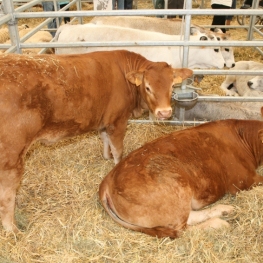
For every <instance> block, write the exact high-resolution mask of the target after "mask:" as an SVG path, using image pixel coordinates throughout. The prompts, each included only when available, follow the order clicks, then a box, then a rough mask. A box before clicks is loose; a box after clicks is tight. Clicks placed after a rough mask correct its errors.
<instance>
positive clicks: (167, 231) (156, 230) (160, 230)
mask: <svg viewBox="0 0 263 263" xmlns="http://www.w3.org/2000/svg"><path fill="white" fill-rule="evenodd" d="M100 201H101V204H102V206H103V207H104V209H105V210H106V211H107V213H108V214H109V216H110V217H111V218H112V219H113V220H114V221H115V222H116V223H118V224H120V225H122V226H124V227H125V228H128V229H131V230H134V231H138V232H142V233H145V234H148V235H150V236H154V237H159V238H161V237H170V238H177V237H179V236H180V233H181V231H178V230H176V229H171V228H168V227H163V226H157V227H153V228H148V227H143V226H138V225H134V224H131V223H128V222H126V221H124V220H123V219H121V218H120V217H119V216H118V213H117V211H116V209H115V207H114V204H113V202H112V200H111V198H110V195H109V193H108V192H107V189H105V188H104V189H103V191H102V190H101V188H100Z"/></svg>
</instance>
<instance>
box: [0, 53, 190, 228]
mask: <svg viewBox="0 0 263 263" xmlns="http://www.w3.org/2000/svg"><path fill="white" fill-rule="evenodd" d="M0 65H1V66H0V74H1V81H0V123H1V130H0V215H1V218H2V223H3V226H4V227H5V228H6V229H7V230H14V229H15V227H14V206H15V201H14V200H15V193H16V189H17V187H18V185H19V182H20V179H21V175H22V172H23V157H24V156H25V154H26V151H27V150H28V148H29V146H30V145H31V144H32V143H33V142H34V141H36V140H41V141H43V142H47V143H52V142H56V141H57V140H59V139H62V138H65V137H70V136H74V135H78V134H82V133H86V132H88V131H90V130H99V131H101V134H102V138H103V140H104V157H105V158H110V157H111V155H110V148H109V147H111V153H112V155H113V157H114V161H115V163H117V162H119V160H120V159H121V156H122V148H123V138H124V134H125V129H126V124H127V120H128V118H129V117H130V116H131V114H132V112H137V113H138V112H141V111H142V109H143V107H147V108H149V109H150V110H152V111H153V112H154V114H155V115H156V117H157V118H160V119H165V118H168V117H170V115H171V106H170V98H171V92H172V85H173V83H175V82H179V81H180V80H182V79H184V78H187V77H188V76H189V75H191V74H192V71H191V70H188V69H172V68H171V67H170V66H169V65H168V64H167V63H164V62H160V63H154V62H151V61H148V60H146V59H145V58H144V57H142V56H140V55H138V54H135V53H132V52H128V51H110V52H94V53H90V54H80V55H60V56H59V55H34V56H27V55H15V54H9V55H2V56H1V57H0Z"/></svg>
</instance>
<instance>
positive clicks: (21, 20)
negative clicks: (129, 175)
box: [0, 0, 263, 263]
mask: <svg viewBox="0 0 263 263" xmlns="http://www.w3.org/2000/svg"><path fill="white" fill-rule="evenodd" d="M3 2H5V1H3ZM20 2H21V1H20ZM38 3H40V1H31V2H29V3H28V8H29V12H26V13H24V12H20V11H19V10H21V9H19V10H18V11H17V14H16V13H14V14H13V15H10V17H9V19H10V18H13V19H15V20H16V21H17V24H18V25H22V24H28V25H29V26H30V27H34V25H35V23H33V22H36V21H37V22H36V23H37V26H38V25H39V24H41V23H43V22H44V18H49V17H54V16H60V17H63V16H71V17H77V18H82V19H83V22H88V21H89V18H90V17H93V16H96V15H100V14H102V13H100V12H98V11H94V10H93V6H92V3H86V2H85V3H82V5H81V10H82V11H75V9H76V8H75V7H73V6H72V11H70V12H68V11H67V12H63V11H61V12H60V11H59V12H53V13H52V14H51V13H48V12H47V13H43V12H42V10H41V8H39V7H34V5H35V4H38ZM21 7H24V8H25V4H23V5H22V6H21ZM21 7H19V8H21ZM254 11H255V10H254ZM10 12H11V11H10ZM180 12H181V11H178V10H153V7H152V1H151V0H148V1H140V0H138V2H137V9H136V10H129V11H128V10H124V11H114V12H113V11H112V12H109V13H108V14H111V15H128V14H129V15H131V14H134V15H150V14H152V15H158V14H164V15H165V14H166V15H167V14H171V13H173V14H180ZM183 12H184V14H185V15H186V16H187V15H189V14H192V13H194V14H195V15H193V16H192V22H194V23H197V24H200V25H209V24H210V22H211V17H210V16H209V15H208V14H210V13H211V14H212V13H213V12H212V10H210V9H209V8H206V9H205V10H204V9H193V10H189V9H185V10H183ZM183 12H182V13H183ZM230 12H233V13H235V14H237V13H241V11H239V10H232V11H229V12H228V13H230ZM242 13H244V11H242ZM248 13H249V14H252V11H248ZM255 13H258V11H255ZM1 18H2V22H3V24H4V25H3V27H4V26H5V23H7V21H3V20H5V18H4V15H2V17H1ZM76 22H77V20H76ZM30 23H32V24H30ZM43 28H44V29H46V28H45V26H44V27H43ZM39 29H40V28H38V30H39ZM230 32H231V35H232V39H233V41H229V42H228V43H226V44H225V43H224V44H223V45H226V46H231V45H233V46H235V47H236V49H235V54H236V59H237V60H257V61H260V60H261V56H260V55H259V54H260V53H258V52H257V51H254V49H253V46H260V47H262V42H259V41H246V37H247V31H246V30H245V29H244V28H239V26H238V25H237V24H233V29H231V30H230ZM16 40H17V38H16ZM14 43H16V42H14ZM146 44H149V43H146ZM153 44H154V45H157V43H153ZM162 44H164V45H165V44H167V43H162ZM169 44H170V43H169ZM176 44H179V45H181V44H184V45H186V46H187V45H188V44H190V43H189V42H188V41H184V42H183V43H176ZM15 46H16V44H14V46H12V47H11V46H10V45H8V46H5V48H10V49H11V51H12V52H16V48H15ZM55 46H56V44H55V43H53V42H51V43H42V44H32V43H31V44H23V43H20V44H18V47H19V48H18V49H17V50H19V49H20V52H22V50H24V49H27V48H32V47H33V48H34V47H38V48H52V47H55ZM57 46H58V45H57ZM194 72H195V74H205V75H206V76H205V78H204V79H203V81H202V82H201V83H200V84H198V85H197V87H200V88H202V92H203V94H210V93H213V94H215V93H216V94H219V95H223V94H220V91H219V89H218V86H220V84H218V83H220V81H222V79H223V75H225V74H226V73H228V71H226V70H220V71H219V70H194ZM235 74H244V72H236V73H235ZM249 74H251V75H256V74H258V73H257V72H255V73H252V72H251V73H249ZM203 97H204V99H209V100H212V99H213V98H211V97H207V96H203ZM206 97H207V98H206ZM222 99H224V100H231V98H225V97H223V96H222ZM245 99H247V98H245ZM250 99H251V98H250ZM256 99H257V101H262V100H261V99H260V98H256ZM218 100H219V99H218ZM236 100H238V99H236ZM243 100H244V98H243ZM251 100H252V99H251ZM254 100H255V99H254ZM222 103H224V102H223V101H222ZM145 123H147V124H145ZM171 124H173V125H165V124H164V123H159V124H153V123H148V120H145V119H142V120H140V123H133V122H131V123H130V124H129V125H128V128H127V133H126V136H125V140H124V149H125V153H124V155H127V154H128V153H129V152H131V151H132V150H134V149H137V148H138V147H140V146H141V145H143V144H144V143H145V142H147V141H150V140H153V139H154V138H157V137H159V136H161V135H164V134H167V133H169V132H171V131H174V130H178V129H184V128H185V127H184V125H180V126H177V125H174V124H182V123H181V122H175V121H174V122H171ZM185 124H188V123H187V122H185ZM191 124H192V125H195V124H194V123H191ZM198 124H199V122H198V121H196V125H198ZM102 147H103V146H102V143H101V141H100V138H99V136H98V134H97V132H92V133H89V134H87V135H84V136H79V137H76V138H73V139H69V140H64V141H62V142H60V143H57V144H55V145H53V146H48V147H47V146H43V145H41V144H40V143H37V144H34V145H33V146H32V147H31V149H30V151H29V152H28V154H27V156H26V162H25V165H26V167H25V173H24V176H23V181H22V184H21V187H20V189H19V191H18V194H17V200H16V218H17V222H18V225H19V227H20V229H21V232H20V233H18V234H17V235H14V234H12V233H7V232H5V231H4V230H3V229H2V228H1V230H0V239H1V240H0V262H5V263H13V262H19V263H20V262H26V263H28V262H52V263H53V262H58V263H60V262H74V263H75V262H151V263H152V262H162V263H163V262H238V263H239V262H261V261H262V258H263V248H262V245H261V244H262V243H263V235H262V221H263V218H262V217H263V213H262V211H263V207H262V206H263V205H262V203H263V200H262V199H263V198H262V196H263V190H262V187H260V186H259V187H255V188H253V189H252V190H251V191H243V192H240V193H239V194H238V195H237V196H235V197H232V196H226V197H225V198H224V199H223V200H221V201H220V202H219V203H224V204H231V205H233V206H235V208H236V211H235V214H233V215H232V216H230V217H227V218H225V219H226V220H227V221H228V222H229V223H230V225H231V227H230V228H229V229H222V230H213V231H201V230H191V231H190V230H189V231H186V232H185V233H184V234H183V236H182V237H181V238H178V239H175V240H171V239H169V238H164V239H157V238H153V237H149V236H146V235H145V234H140V233H138V232H133V231H129V230H127V229H124V228H122V227H121V226H119V225H117V224H116V223H114V222H113V221H112V220H111V219H110V218H109V216H108V215H107V214H106V213H105V212H104V210H103V209H102V207H101V205H100V203H99V201H98V196H97V192H98V186H99V184H100V182H101V180H102V179H103V178H104V176H105V175H106V174H107V173H108V172H109V171H110V170H111V169H112V168H113V166H114V164H113V161H105V160H104V159H103V157H102V155H101V152H102ZM222 154H223V151H222ZM259 172H260V173H261V174H262V170H261V169H259Z"/></svg>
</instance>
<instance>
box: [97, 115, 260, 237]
mask: <svg viewBox="0 0 263 263" xmlns="http://www.w3.org/2000/svg"><path fill="white" fill-rule="evenodd" d="M262 140H263V122H261V121H256V120H255V121H254V120H251V121H250V120H234V119H232V120H223V121H215V122H210V123H206V124H203V125H200V126H198V127H194V128H189V129H187V130H182V131H176V132H174V133H171V134H169V135H166V136H163V137H161V138H158V139H156V140H154V141H152V142H150V143H147V144H145V145H144V146H143V147H141V148H139V149H137V150H135V151H133V152H132V153H130V154H129V155H128V156H127V157H126V158H125V159H123V160H122V161H121V162H120V163H119V164H118V165H116V166H115V167H114V168H113V170H112V171H111V172H110V173H109V174H108V175H107V176H106V177H105V178H104V180H103V181H102V183H101V185H100V189H99V196H100V200H101V202H102V205H103V206H104V208H105V209H106V211H107V212H108V213H109V215H110V216H111V217H112V218H113V220H115V221H116V222H117V223H119V224H121V225H122V226H124V227H126V228H129V229H132V230H136V231H141V232H143V233H146V234H149V235H152V236H157V237H172V238H175V237H178V236H179V235H180V233H181V232H182V230H184V229H185V228H187V227H190V226H193V225H195V224H198V223H200V224H199V225H197V226H195V227H199V228H209V227H212V228H218V227H221V226H227V225H228V223H227V222H226V221H224V220H222V219H219V218H218V217H220V216H221V215H222V214H223V213H229V212H231V211H232V210H233V207H232V206H228V205H218V206H215V207H212V208H208V209H204V210H200V211H197V210H199V209H201V208H204V207H205V206H207V205H209V204H212V203H214V202H216V201H217V200H219V199H220V198H221V197H223V196H224V195H225V194H226V193H230V194H235V193H237V192H238V191H239V190H244V189H249V188H250V187H251V186H252V185H257V184H259V183H260V182H263V177H261V176H259V175H258V174H257V173H256V171H255V169H256V168H257V167H258V166H259V165H261V164H262V162H263V144H262V142H263V141H262ZM201 222H202V223H201Z"/></svg>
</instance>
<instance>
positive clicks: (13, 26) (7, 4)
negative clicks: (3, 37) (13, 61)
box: [2, 0, 21, 53]
mask: <svg viewBox="0 0 263 263" xmlns="http://www.w3.org/2000/svg"><path fill="white" fill-rule="evenodd" d="M2 6H3V11H4V13H5V14H10V15H11V19H10V20H9V21H8V22H7V24H8V30H9V36H10V40H11V45H12V46H13V47H15V50H14V51H16V52H17V53H21V49H20V41H19V33H18V29H17V19H16V18H15V16H14V14H15V13H14V5H13V2H12V1H9V0H3V3H2Z"/></svg>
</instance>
